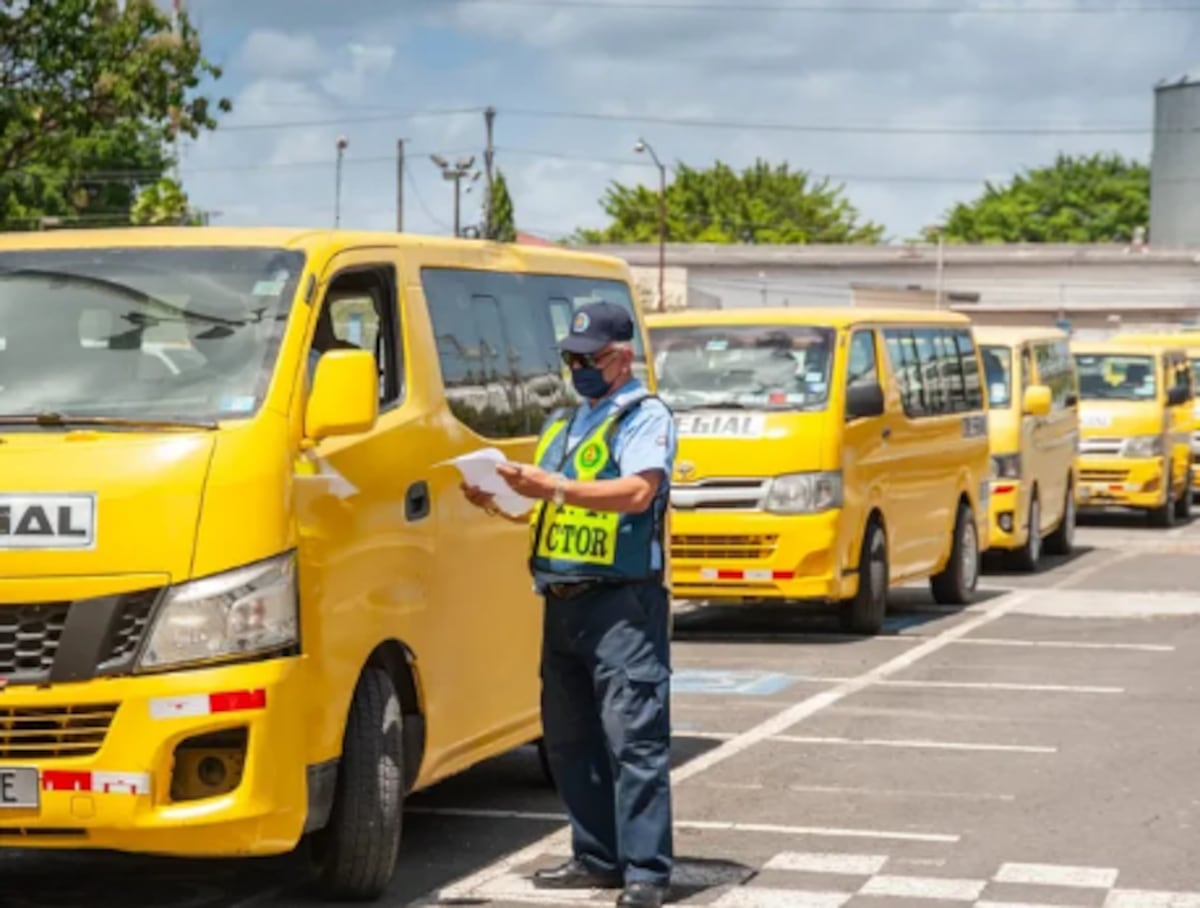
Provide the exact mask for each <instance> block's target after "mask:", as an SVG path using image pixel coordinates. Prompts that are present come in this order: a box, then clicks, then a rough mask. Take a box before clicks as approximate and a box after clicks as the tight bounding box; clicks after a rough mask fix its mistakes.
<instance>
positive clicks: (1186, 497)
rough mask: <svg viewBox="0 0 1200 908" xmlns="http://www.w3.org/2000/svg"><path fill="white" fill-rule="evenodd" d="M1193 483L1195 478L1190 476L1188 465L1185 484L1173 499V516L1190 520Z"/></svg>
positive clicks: (1190, 471) (1190, 470)
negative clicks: (1178, 494)
mask: <svg viewBox="0 0 1200 908" xmlns="http://www.w3.org/2000/svg"><path fill="white" fill-rule="evenodd" d="M1194 483H1195V478H1194V477H1193V476H1192V468H1191V467H1188V471H1187V485H1186V486H1185V487H1184V489H1183V492H1182V493H1181V494H1180V496H1179V497H1178V498H1176V499H1175V517H1176V519H1178V520H1190V519H1191V517H1192V490H1193V485H1194Z"/></svg>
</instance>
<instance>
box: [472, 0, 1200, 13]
mask: <svg viewBox="0 0 1200 908" xmlns="http://www.w3.org/2000/svg"><path fill="white" fill-rule="evenodd" d="M487 3H488V5H489V6H522V7H534V8H538V7H540V8H551V9H555V10H564V9H565V10H580V11H599V12H655V11H669V12H677V13H678V12H686V13H724V12H738V13H747V12H759V13H809V14H821V15H829V14H834V15H873V14H883V15H926V16H928V15H934V16H995V15H1001V16H1012V15H1037V16H1047V15H1050V16H1057V15H1063V16H1094V15H1112V14H1114V13H1138V14H1142V13H1176V12H1188V13H1191V12H1200V6H1197V5H1196V4H1188V3H1181V2H1164V3H1154V4H1131V3H1115V4H1106V5H1101V4H1099V3H1095V2H1093V0H1088V2H1087V4H1086V5H1082V6H1073V5H1072V6H1068V5H1065V4H1061V3H1060V4H1039V5H1025V6H1015V5H1006V6H1000V5H995V4H992V5H987V6H953V5H947V4H942V5H938V6H913V5H899V4H894V5H884V4H861V3H850V4H832V3H760V2H750V3H736V4H735V3H686V4H685V3H668V2H653V0H630V2H622V0H613V2H608V0H487Z"/></svg>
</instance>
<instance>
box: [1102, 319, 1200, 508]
mask: <svg viewBox="0 0 1200 908" xmlns="http://www.w3.org/2000/svg"><path fill="white" fill-rule="evenodd" d="M1115 340H1118V341H1120V342H1121V343H1126V344H1133V343H1137V344H1149V345H1151V346H1158V347H1177V348H1179V349H1181V350H1183V351H1184V352H1185V353H1186V354H1187V358H1188V365H1190V366H1191V369H1192V387H1193V388H1196V387H1200V330H1197V329H1195V328H1190V327H1181V328H1180V329H1179V330H1178V331H1150V332H1140V333H1137V332H1128V333H1126V332H1122V333H1120V334H1118V335H1117V336H1116V338H1115ZM1191 433H1192V434H1191V444H1192V464H1193V469H1194V468H1195V464H1196V463H1197V462H1198V461H1200V400H1197V401H1195V402H1194V403H1193V406H1192V429H1191ZM1195 494H1200V490H1196V489H1193V495H1195Z"/></svg>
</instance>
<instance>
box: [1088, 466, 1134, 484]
mask: <svg viewBox="0 0 1200 908" xmlns="http://www.w3.org/2000/svg"><path fill="white" fill-rule="evenodd" d="M1079 478H1080V479H1082V480H1083V481H1084V482H1124V481H1125V480H1126V479H1128V478H1129V471H1128V470H1101V469H1084V470H1080V471H1079Z"/></svg>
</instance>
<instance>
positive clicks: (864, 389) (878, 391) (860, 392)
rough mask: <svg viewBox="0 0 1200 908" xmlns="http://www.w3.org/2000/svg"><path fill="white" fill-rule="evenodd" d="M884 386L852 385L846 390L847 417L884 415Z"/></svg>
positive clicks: (859, 417) (861, 417) (863, 417)
mask: <svg viewBox="0 0 1200 908" xmlns="http://www.w3.org/2000/svg"><path fill="white" fill-rule="evenodd" d="M885 409H886V408H885V406H884V400H883V388H881V387H880V386H879V385H878V384H870V385H866V384H863V385H851V386H850V389H849V390H848V391H847V392H846V419H847V420H850V419H867V418H869V417H872V416H882V415H883V414H884V410H885Z"/></svg>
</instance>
